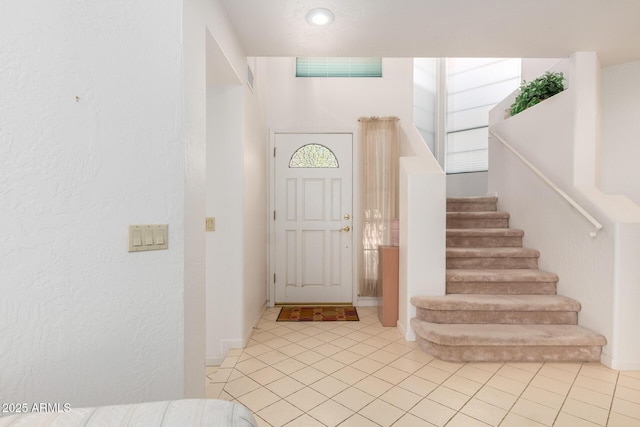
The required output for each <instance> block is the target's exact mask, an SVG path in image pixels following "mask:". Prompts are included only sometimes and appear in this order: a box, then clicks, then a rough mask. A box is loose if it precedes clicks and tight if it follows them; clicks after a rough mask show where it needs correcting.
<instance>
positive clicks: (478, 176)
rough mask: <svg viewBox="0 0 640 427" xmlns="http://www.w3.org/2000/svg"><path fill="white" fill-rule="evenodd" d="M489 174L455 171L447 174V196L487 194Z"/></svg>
mask: <svg viewBox="0 0 640 427" xmlns="http://www.w3.org/2000/svg"><path fill="white" fill-rule="evenodd" d="M487 176H488V173H487V172H469V173H453V174H449V175H447V197H478V196H486V195H487Z"/></svg>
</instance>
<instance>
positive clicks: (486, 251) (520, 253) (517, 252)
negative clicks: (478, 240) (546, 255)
mask: <svg viewBox="0 0 640 427" xmlns="http://www.w3.org/2000/svg"><path fill="white" fill-rule="evenodd" d="M539 256H540V252H538V251H537V250H535V249H529V248H447V258H537V257H539Z"/></svg>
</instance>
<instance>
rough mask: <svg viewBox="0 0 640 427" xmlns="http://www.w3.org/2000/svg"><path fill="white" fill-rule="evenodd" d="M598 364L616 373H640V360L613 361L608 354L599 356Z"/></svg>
mask: <svg viewBox="0 0 640 427" xmlns="http://www.w3.org/2000/svg"><path fill="white" fill-rule="evenodd" d="M600 363H602V364H603V365H604V366H606V367H608V368H611V369H615V370H616V371H640V360H619V359H613V358H612V357H611V356H609V355H608V354H604V353H602V354H601V355H600Z"/></svg>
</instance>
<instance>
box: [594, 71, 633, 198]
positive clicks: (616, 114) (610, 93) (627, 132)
mask: <svg viewBox="0 0 640 427" xmlns="http://www.w3.org/2000/svg"><path fill="white" fill-rule="evenodd" d="M639 76H640V61H635V62H629V63H626V64H622V65H617V66H615V67H608V68H605V69H603V70H602V145H601V153H602V162H601V175H600V179H601V180H600V184H601V187H602V190H603V191H604V192H606V193H611V194H624V195H625V196H627V197H629V198H630V199H631V200H633V201H634V202H635V203H636V204H639V205H640V174H639V172H638V159H640V120H638V117H640V88H639V87H638V77H639Z"/></svg>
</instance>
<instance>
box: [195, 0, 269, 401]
mask: <svg viewBox="0 0 640 427" xmlns="http://www.w3.org/2000/svg"><path fill="white" fill-rule="evenodd" d="M184 6H185V17H184V46H185V55H184V67H185V96H186V107H187V113H186V122H187V127H186V138H185V141H186V162H187V163H186V171H185V180H186V184H185V236H186V237H185V240H186V244H185V348H186V350H185V358H186V360H185V369H186V387H185V394H186V396H189V397H202V396H204V382H203V381H202V375H203V372H204V364H205V361H206V359H207V358H208V359H210V360H211V361H214V360H215V359H220V358H222V357H224V356H225V354H224V351H226V349H228V348H229V346H238V345H243V344H244V343H245V342H246V340H247V338H248V337H249V336H250V334H251V330H252V327H253V324H254V322H255V321H256V320H257V319H258V318H259V316H260V313H261V310H262V309H263V307H264V303H265V300H266V288H265V282H266V274H265V258H266V249H265V248H266V236H267V233H266V213H265V206H264V205H265V201H264V200H265V199H264V197H265V196H264V194H266V191H267V190H266V188H267V187H266V182H265V181H266V179H265V177H266V162H265V161H264V152H265V147H266V143H267V132H266V128H265V125H264V121H265V119H264V101H263V98H264V97H263V95H262V92H261V91H262V89H260V88H259V87H258V86H256V91H255V93H254V92H252V91H251V90H250V89H249V88H248V87H247V85H246V83H245V80H246V75H247V58H246V56H245V53H244V49H243V47H242V45H241V44H240V42H239V40H238V38H237V36H236V34H235V32H234V30H233V28H232V27H231V25H230V23H229V19H228V17H227V15H226V12H225V9H224V7H223V6H222V4H221V2H220V1H219V0H185V1H184ZM260 80H261V78H260V76H259V75H258V76H257V78H256V82H259V81H260ZM231 82H235V84H236V85H237V84H239V83H240V84H241V85H240V86H238V87H239V88H240V89H239V90H240V91H241V94H235V95H231V96H232V99H233V102H234V104H233V105H235V107H234V108H235V110H234V111H236V112H238V113H239V114H241V121H240V122H235V123H236V124H235V126H234V125H232V124H231V123H227V125H229V126H230V127H229V128H228V129H230V132H231V138H232V139H230V140H226V141H219V140H217V139H216V136H217V135H211V133H212V132H213V133H214V134H215V130H214V129H216V126H215V124H214V125H213V126H209V125H211V123H208V116H207V113H206V112H207V109H211V108H215V106H216V105H221V104H217V102H218V100H222V99H224V96H223V95H221V94H220V93H217V95H218V97H216V96H214V94H215V93H216V92H215V91H216V90H217V89H222V88H220V87H218V88H217V89H215V88H214V89H212V90H210V91H209V92H208V90H207V85H213V86H225V85H228V84H230V83H231ZM256 84H257V85H258V83H256ZM233 91H234V90H232V92H233ZM207 93H209V95H211V96H212V97H209V99H208V97H207ZM208 101H210V102H211V104H208ZM240 107H241V108H240ZM236 119H237V118H236ZM240 123H241V124H240ZM219 143H223V144H231V145H232V146H233V147H226V149H225V153H224V155H225V156H227V157H224V158H218V159H216V163H215V164H208V162H207V161H208V160H210V156H209V155H208V154H211V152H212V151H211V150H213V152H214V153H215V152H216V150H218V149H220V146H219V145H217V144H219ZM256 158H259V159H261V162H262V163H261V164H258V163H256V161H255V159H256ZM221 162H223V163H224V165H225V167H236V168H239V169H234V172H233V176H234V177H235V178H236V179H229V178H228V177H226V176H225V177H224V178H223V179H224V180H223V181H222V182H220V181H219V179H220V178H219V175H216V174H218V173H219V172H220V171H219V170H217V169H216V166H219V164H220V163H221ZM212 181H215V183H216V184H218V185H220V184H224V185H225V189H224V194H226V195H229V194H233V195H234V199H233V203H231V204H228V205H226V204H224V203H221V200H218V199H217V198H215V197H211V196H210V194H209V190H211V191H214V192H215V191H216V190H215V187H214V188H213V189H212V188H210V185H209V184H211V182H212ZM207 215H210V216H215V217H216V218H218V217H219V218H220V220H218V221H217V222H216V231H215V232H213V233H211V234H205V231H204V218H205V216H207ZM225 219H227V220H231V221H232V223H228V222H226V221H225ZM216 233H217V234H216ZM247 233H249V235H250V236H251V239H250V242H251V245H247V239H248V237H247ZM227 247H231V248H234V250H235V251H236V254H239V257H238V258H236V261H237V263H234V264H233V265H225V266H223V267H221V266H220V259H218V258H215V257H216V254H221V253H224V251H225V248H227ZM208 262H212V263H213V264H212V265H208ZM229 278H232V281H233V283H229V281H230V280H229ZM220 292H221V293H220ZM215 295H221V296H222V297H223V298H222V299H219V300H217V301H216V300H215V298H211V296H215ZM207 299H209V305H207V304H206V301H207ZM229 301H231V302H233V304H229ZM230 311H231V312H232V313H231V315H232V317H230V318H229V317H227V318H224V317H223V314H224V313H228V312H230ZM206 319H208V321H209V322H210V324H207V325H206V327H205V324H206ZM206 336H208V338H206ZM207 340H208V341H209V343H210V345H209V348H211V349H213V350H212V353H211V354H208V356H205V353H206V352H207V345H206V341H207ZM216 341H218V344H216ZM218 349H219V350H218ZM217 351H220V353H217Z"/></svg>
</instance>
